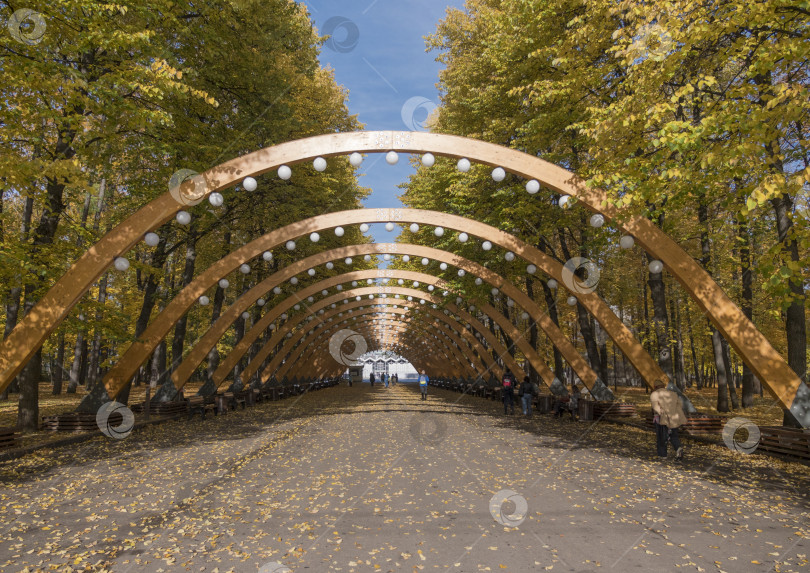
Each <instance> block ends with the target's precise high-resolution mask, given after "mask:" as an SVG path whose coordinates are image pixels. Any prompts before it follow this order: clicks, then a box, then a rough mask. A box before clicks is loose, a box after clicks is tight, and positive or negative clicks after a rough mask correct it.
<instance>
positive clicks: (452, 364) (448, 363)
mask: <svg viewBox="0 0 810 573" xmlns="http://www.w3.org/2000/svg"><path fill="white" fill-rule="evenodd" d="M352 330H353V331H354V332H357V333H358V334H361V335H365V336H367V337H369V339H370V340H371V341H372V342H371V345H370V346H369V348H383V346H384V345H383V344H382V343H380V342H379V341H377V340H374V338H373V337H374V334H375V329H374V327H372V326H370V325H369V324H368V322H366V323H365V324H362V325H361V326H359V327H358V328H356V329H354V328H352ZM395 330H396V332H397V334H402V335H403V336H407V334H408V332H407V329H406V327H404V326H398V327H396V328H395ZM406 339H407V338H403V340H406ZM414 340H415V339H414ZM449 348H450V347H447V346H446V345H444V344H442V347H441V348H439V349H438V353H440V354H443V356H441V355H439V356H435V357H436V358H438V359H439V363H440V364H442V365H444V366H445V367H446V368H448V370H447V371H446V372H447V375H450V376H452V377H454V378H455V377H459V376H462V372H463V370H460V369H459V365H460V364H461V362H460V361H461V360H462V358H461V356H459V355H457V353H455V352H453V353H450V354H448V352H449ZM301 350H302V344H298V345H297V346H296V347H295V348H293V349H292V352H291V353H290V354H289V357H287V358H286V359H285V360H284V363H283V364H280V365H278V370H277V371H276V373H275V376H274V377H275V378H276V379H283V378H285V377H292V376H296V375H297V374H293V372H292V370H293V369H294V368H298V367H300V370H302V371H303V370H313V369H314V368H317V367H318V366H317V364H318V362H319V361H325V362H327V363H328V362H329V361H330V360H331V361H332V362H336V361H335V360H334V358H333V357H332V356H331V355H329V352H328V351H327V352H325V353H321V354H319V355H317V356H313V357H312V360H311V361H308V362H307V364H302V363H301V362H300V361H299V360H298V358H299V356H300V351H301ZM467 370H469V368H467ZM268 379H269V378H268Z"/></svg>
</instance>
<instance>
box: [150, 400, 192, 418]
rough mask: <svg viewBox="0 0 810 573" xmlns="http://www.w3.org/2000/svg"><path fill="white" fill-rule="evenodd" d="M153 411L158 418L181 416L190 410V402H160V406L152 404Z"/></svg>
mask: <svg viewBox="0 0 810 573" xmlns="http://www.w3.org/2000/svg"><path fill="white" fill-rule="evenodd" d="M150 409H151V411H152V412H154V413H155V415H156V416H161V417H169V416H179V415H180V414H185V413H186V411H187V410H188V402H186V401H185V400H182V401H172V402H160V403H158V404H152V406H151V408H150Z"/></svg>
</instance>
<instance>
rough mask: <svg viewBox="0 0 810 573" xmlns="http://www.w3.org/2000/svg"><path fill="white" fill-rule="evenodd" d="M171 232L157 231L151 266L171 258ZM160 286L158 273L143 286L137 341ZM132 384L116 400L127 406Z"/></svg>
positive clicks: (166, 226)
mask: <svg viewBox="0 0 810 573" xmlns="http://www.w3.org/2000/svg"><path fill="white" fill-rule="evenodd" d="M170 230H171V227H169V226H168V225H164V226H163V227H161V228H160V229H159V230H158V231H157V233H158V235H159V236H160V242H158V244H157V246H156V247H155V251H154V252H153V253H152V259H151V261H150V265H151V266H152V267H153V268H157V269H160V268H163V266H164V265H165V264H166V259H167V258H168V256H169V253H168V252H167V251H166V241H167V236H168V234H169V232H170ZM159 284H160V278H159V277H158V273H157V272H151V273H149V276H148V277H147V278H146V282H145V283H144V286H143V303H142V304H141V312H140V313H139V314H138V319H137V320H136V321H135V339H136V340H137V339H138V338H140V336H141V334H143V332H144V331H145V330H146V327H147V326H149V317H150V316H151V315H152V310H153V309H154V308H155V303H156V302H157V294H158V286H159ZM132 382H133V381H132V380H128V381H127V383H126V385H124V387H123V388H122V389H121V391H120V392H119V393H118V397H117V398H116V400H117V401H118V402H121V403H122V404H126V403H127V402H128V401H129V391H130V389H131V388H132Z"/></svg>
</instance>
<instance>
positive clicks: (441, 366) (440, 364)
mask: <svg viewBox="0 0 810 573" xmlns="http://www.w3.org/2000/svg"><path fill="white" fill-rule="evenodd" d="M405 329H406V327H405V326H398V327H396V334H397V335H398V338H396V340H397V344H400V345H409V346H412V347H413V348H418V340H417V339H415V338H410V337H409V334H408V332H407V330H405ZM353 330H354V331H355V332H357V333H358V334H361V335H365V336H368V337H370V338H372V340H373V336H374V328H373V327H372V326H370V325H368V324H365V325H361V326H359V327H358V328H357V329H356V330H355V329H353ZM382 349H384V345H382V344H379V343H377V342H372V343H371V344H370V345H369V351H373V350H382ZM433 358H434V365H433V366H431V367H430V368H426V370H430V371H431V373H432V374H433V376H434V377H436V376H443V377H449V378H463V377H465V376H466V375H465V374H464V373H463V372H462V373H459V372H456V371H451V370H449V369H448V368H447V366H448V364H447V362H445V361H443V360H442V359H441V358H440V357H438V356H435V355H434V356H433ZM335 364H336V363H335V362H334V361H332V363H331V364H327V363H326V360H325V357H324V356H318V357H317V359H313V361H311V362H307V363H302V362H299V363H297V364H295V365H294V366H293V367H291V368H290V369H289V370H288V371H287V372H283V371H282V369H279V375H278V376H275V377H274V378H276V379H283V378H284V377H286V378H289V379H292V378H299V379H306V378H318V377H319V376H322V375H323V373H325V372H330V371H333V369H334V368H336V366H335ZM412 364H413V365H414V367H415V368H417V369H419V368H420V367H419V365H418V363H417V362H416V361H413V362H412ZM343 368H344V369H345V368H346V367H345V366H343Z"/></svg>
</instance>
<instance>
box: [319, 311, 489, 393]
mask: <svg viewBox="0 0 810 573" xmlns="http://www.w3.org/2000/svg"><path fill="white" fill-rule="evenodd" d="M385 300H392V301H393V302H392V303H390V304H396V305H397V306H400V307H408V308H419V307H420V305H419V304H418V303H416V302H412V301H407V300H400V299H385ZM350 304H352V303H350ZM354 304H357V305H360V303H359V302H356V301H355V302H354ZM344 308H346V307H344ZM421 310H425V311H426V312H428V313H429V314H431V315H432V316H434V317H435V318H436V319H438V321H439V322H438V323H437V324H438V326H439V327H440V328H444V329H449V330H450V332H451V333H452V334H453V335H455V336H457V337H459V340H458V341H456V342H460V343H461V344H464V343H466V344H464V346H463V347H462V348H464V347H466V348H467V349H468V350H469V353H467V354H468V355H469V356H470V357H471V360H472V362H473V364H474V365H475V366H476V368H478V369H479V370H478V372H479V375H480V373H481V372H493V373H494V374H495V376H496V377H497V378H500V377H501V376H502V375H503V370H502V369H501V367H500V366H499V365H498V364H497V363H496V362H495V361H494V360H493V359H492V356H491V355H490V353H489V352H487V350H486V349H485V348H484V347H483V345H482V344H481V342H480V341H479V340H478V339H477V338H475V337H474V336H473V335H472V334H470V331H469V330H467V329H466V328H464V327H463V326H462V325H461V324H460V323H458V322H457V321H456V320H455V319H454V318H453V317H452V316H448V315H445V314H443V313H441V312H439V311H438V310H436V309H434V308H432V307H422V308H421ZM381 312H383V313H385V312H388V309H383V310H382V311H381ZM445 325H446V326H445ZM326 330H327V331H328V330H329V329H328V328H327V329H326ZM319 336H323V331H322V330H319V334H318V335H317V336H315V337H314V339H313V340H312V342H311V343H310V344H317V343H318V337H319ZM313 353H314V354H315V355H317V354H318V353H317V352H316V351H313Z"/></svg>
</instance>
